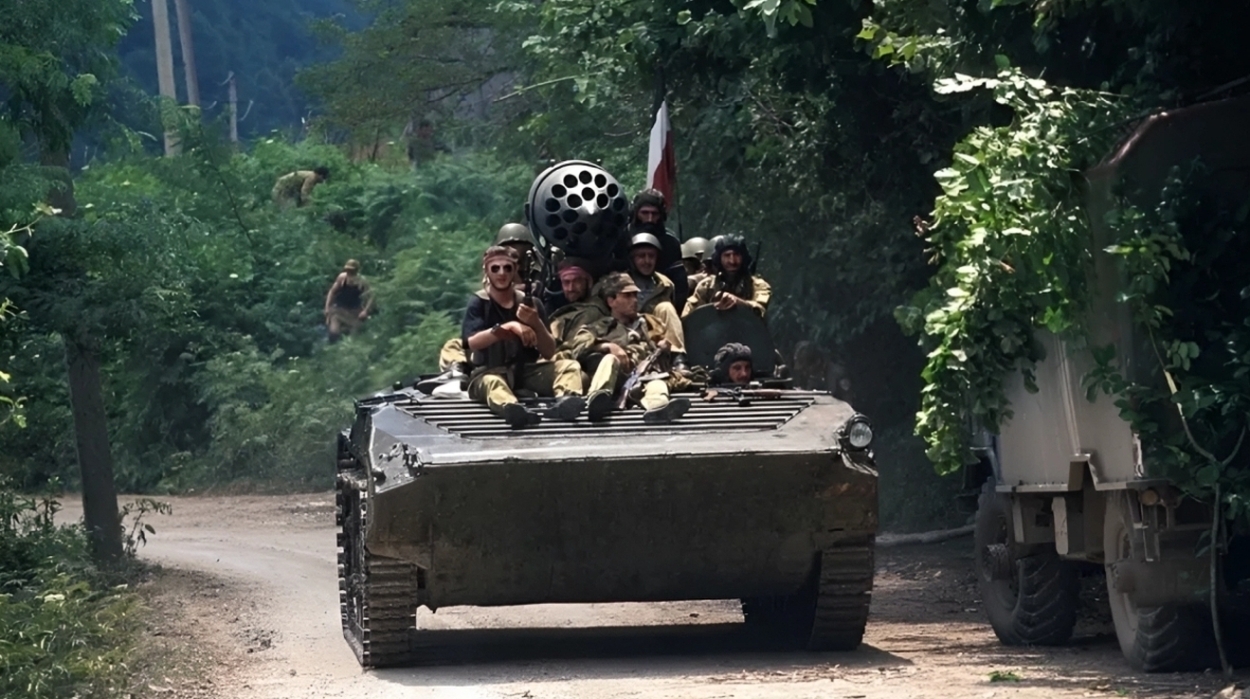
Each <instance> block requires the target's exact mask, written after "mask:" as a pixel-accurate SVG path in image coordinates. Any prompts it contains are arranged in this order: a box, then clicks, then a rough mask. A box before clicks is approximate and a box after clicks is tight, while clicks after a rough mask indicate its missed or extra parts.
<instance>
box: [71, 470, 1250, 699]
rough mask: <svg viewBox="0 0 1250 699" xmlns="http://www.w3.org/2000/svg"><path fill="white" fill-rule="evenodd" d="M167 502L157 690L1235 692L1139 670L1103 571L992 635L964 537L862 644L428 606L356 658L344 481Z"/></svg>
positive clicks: (667, 618)
mask: <svg viewBox="0 0 1250 699" xmlns="http://www.w3.org/2000/svg"><path fill="white" fill-rule="evenodd" d="M164 500H165V501H166V502H169V503H171V504H172V505H173V515H172V516H162V517H156V518H151V519H150V521H151V523H152V524H153V525H154V526H155V527H156V530H157V532H156V534H155V535H154V536H150V537H149V542H148V544H147V546H146V547H145V548H144V549H143V550H142V552H141V556H142V557H143V558H145V559H148V560H150V561H153V562H156V563H158V564H159V565H160V566H161V572H159V573H158V574H157V575H155V576H154V577H153V579H152V581H151V582H150V583H148V584H147V585H146V586H145V589H144V594H145V596H146V598H147V599H148V600H149V602H148V603H149V604H150V605H151V606H152V607H154V608H155V610H156V611H157V612H158V614H159V616H160V618H162V619H163V620H164V621H162V622H160V623H161V624H162V626H161V627H160V628H158V629H157V630H156V631H155V632H154V636H153V638H152V643H154V644H156V645H157V646H159V648H160V649H163V651H164V652H166V653H169V654H171V655H174V656H178V657H180V658H181V661H180V662H179V663H176V667H175V670H174V671H173V672H171V673H169V675H170V676H167V677H159V678H154V680H153V681H152V682H151V683H150V685H149V689H150V690H151V692H152V695H153V696H168V697H203V698H211V699H227V698H229V699H261V698H264V699H268V698H278V697H282V698H286V697H344V698H347V699H366V698H367V699H390V698H392V697H435V698H440V697H500V698H504V697H516V698H520V699H529V698H534V699H539V698H570V699H572V698H574V697H576V698H590V699H597V698H599V697H641V698H650V697H656V698H659V697H691V698H695V699H712V698H714V697H715V698H721V697H762V698H767V697H786V698H787V699H804V698H807V697H812V698H815V697H820V698H821V699H829V698H835V697H836V698H845V699H861V698H862V699H877V698H885V697H889V698H891V699H895V698H898V697H938V698H945V697H975V698H989V697H1117V696H1143V697H1155V696H1158V697H1191V696H1192V697H1208V696H1211V695H1212V693H1214V692H1215V691H1217V690H1218V689H1220V687H1221V686H1222V685H1223V683H1222V682H1221V681H1220V678H1219V677H1217V676H1215V675H1212V674H1209V673H1208V674H1175V675H1142V674H1136V673H1133V672H1132V671H1130V670H1129V669H1128V667H1127V666H1126V665H1125V664H1124V662H1123V660H1122V658H1121V656H1120V651H1119V647H1118V646H1117V645H1116V642H1115V640H1114V637H1113V636H1111V635H1110V628H1109V625H1108V623H1107V620H1106V619H1105V617H1101V616H1100V614H1099V613H1098V612H1097V611H1096V610H1097V608H1098V605H1097V604H1096V602H1097V599H1096V598H1097V597H1098V596H1099V595H1098V590H1099V589H1100V587H1101V584H1102V583H1101V581H1100V580H1097V579H1090V580H1089V581H1087V582H1088V583H1089V584H1088V585H1087V586H1086V587H1087V588H1088V589H1087V594H1086V598H1087V601H1088V602H1089V606H1090V610H1089V613H1088V614H1086V615H1085V616H1086V618H1085V620H1084V621H1083V622H1082V624H1081V626H1080V627H1079V628H1078V630H1077V636H1078V637H1077V639H1076V640H1075V641H1073V642H1072V643H1071V645H1069V646H1067V647H1064V648H1058V649H1009V648H1004V647H1002V646H1000V645H999V644H998V642H997V640H996V639H995V637H994V635H993V633H992V632H991V631H990V630H989V628H988V627H987V626H986V625H985V623H984V622H983V615H982V614H981V612H980V610H979V608H978V607H979V602H978V601H977V594H976V588H975V582H974V577H973V573H972V561H971V555H970V553H969V541H968V540H966V539H965V540H960V541H954V542H948V543H946V544H940V545H929V546H914V547H902V548H894V549H884V550H881V551H879V554H878V569H877V579H876V589H875V590H874V597H873V607H872V617H871V619H870V621H869V626H868V634H867V638H866V641H865V645H864V646H863V647H861V648H860V649H859V650H858V651H856V652H853V653H805V652H793V651H783V650H777V649H775V648H770V647H768V645H767V644H766V643H764V642H762V641H761V640H760V639H758V638H756V637H753V636H751V635H749V634H746V633H745V632H744V629H743V628H742V625H741V615H740V613H739V612H738V609H737V604H736V603H733V602H724V601H709V602H683V603H667V604H603V605H559V606H556V605H544V606H532V607H520V608H503V609H477V608H451V609H443V610H440V611H439V612H438V614H437V615H435V614H430V613H429V612H428V611H427V610H424V609H422V610H421V611H420V612H419V613H418V624H419V625H420V626H421V627H422V628H424V629H427V630H428V631H427V635H428V636H429V639H428V640H430V641H431V642H433V643H434V644H435V645H437V646H439V648H440V650H439V652H438V653H437V654H436V655H433V656H431V657H429V658H426V659H425V660H424V661H422V662H420V663H419V664H418V665H416V666H413V667H408V668H402V669H387V670H378V671H361V669H360V668H359V666H358V665H357V663H356V659H355V657H354V656H353V655H352V653H351V651H350V650H349V649H348V646H347V644H346V642H344V640H343V638H342V634H341V630H340V626H339V611H338V589H337V580H336V575H335V570H336V568H335V550H334V533H335V530H334V513H333V495H332V494H330V493H326V494H320V495H296V496H281V497H264V496H246V497H212V498H165V499H164ZM67 504H69V505H71V507H70V508H69V509H68V510H67V512H66V515H68V516H69V517H74V516H77V509H78V508H77V507H75V506H73V503H72V499H71V502H69V503H67ZM992 675H993V676H994V679H997V680H998V681H992ZM1241 679H1242V681H1243V682H1244V681H1245V675H1242V677H1241Z"/></svg>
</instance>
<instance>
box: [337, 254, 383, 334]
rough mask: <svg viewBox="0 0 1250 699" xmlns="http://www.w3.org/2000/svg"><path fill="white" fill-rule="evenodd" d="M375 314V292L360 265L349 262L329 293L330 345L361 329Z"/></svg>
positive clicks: (354, 261)
mask: <svg viewBox="0 0 1250 699" xmlns="http://www.w3.org/2000/svg"><path fill="white" fill-rule="evenodd" d="M372 311H373V291H372V289H370V288H369V282H367V281H365V278H364V277H362V276H361V275H360V263H359V262H357V261H356V260H348V261H347V262H345V263H344V264H343V271H342V272H339V275H338V276H337V277H335V278H334V283H333V284H331V285H330V290H329V291H328V292H327V293H326V304H325V321H326V330H327V331H328V333H329V337H330V342H338V339H339V338H340V337H342V336H343V335H350V334H351V333H353V332H355V331H357V330H359V329H360V326H361V325H364V322H365V321H366V320H367V319H368V318H369V314H370V313H371V312H372Z"/></svg>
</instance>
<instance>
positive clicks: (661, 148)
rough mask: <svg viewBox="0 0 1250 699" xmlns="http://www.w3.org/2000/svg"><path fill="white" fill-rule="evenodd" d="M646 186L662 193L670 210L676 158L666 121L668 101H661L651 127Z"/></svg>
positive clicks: (674, 191)
mask: <svg viewBox="0 0 1250 699" xmlns="http://www.w3.org/2000/svg"><path fill="white" fill-rule="evenodd" d="M647 187H649V188H652V189H658V190H660V192H662V193H663V194H664V202H665V204H666V208H667V209H668V210H669V211H670V212H671V211H672V210H673V209H674V207H675V205H676V203H677V202H676V201H675V200H674V199H673V196H674V195H675V194H676V193H677V158H676V157H674V155H673V126H672V125H671V124H669V123H668V102H667V101H665V102H661V103H660V109H659V111H657V112H656V113H655V125H654V126H652V127H651V147H650V148H649V149H648V150H647Z"/></svg>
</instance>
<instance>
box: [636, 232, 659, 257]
mask: <svg viewBox="0 0 1250 699" xmlns="http://www.w3.org/2000/svg"><path fill="white" fill-rule="evenodd" d="M639 245H650V246H651V247H653V248H655V251H656V252H657V253H658V252H660V251H662V250H663V249H664V248H663V247H662V246H661V245H660V239H659V238H657V237H655V236H654V235H652V234H650V233H646V232H643V233H635V234H634V237H632V238H630V239H629V249H630V250H633V249H634V248H636V247H638V246H639Z"/></svg>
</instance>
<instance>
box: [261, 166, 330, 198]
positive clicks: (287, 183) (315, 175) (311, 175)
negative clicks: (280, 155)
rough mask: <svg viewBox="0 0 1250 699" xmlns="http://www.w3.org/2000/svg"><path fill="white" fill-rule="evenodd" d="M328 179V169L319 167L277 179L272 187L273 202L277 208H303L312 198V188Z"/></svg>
mask: <svg viewBox="0 0 1250 699" xmlns="http://www.w3.org/2000/svg"><path fill="white" fill-rule="evenodd" d="M328 179H330V168H328V167H326V166H324V165H319V166H317V167H315V168H313V169H311V170H296V171H295V172H288V173H287V174H285V175H283V176H282V177H279V178H278V180H277V182H274V185H273V192H272V195H273V201H274V203H275V204H277V205H278V206H279V207H282V208H286V207H289V206H292V205H294V206H303V205H305V204H307V203H308V201H309V199H310V198H311V197H312V191H313V188H314V187H316V186H317V185H319V184H321V183H322V182H325V181H326V180H328Z"/></svg>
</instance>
